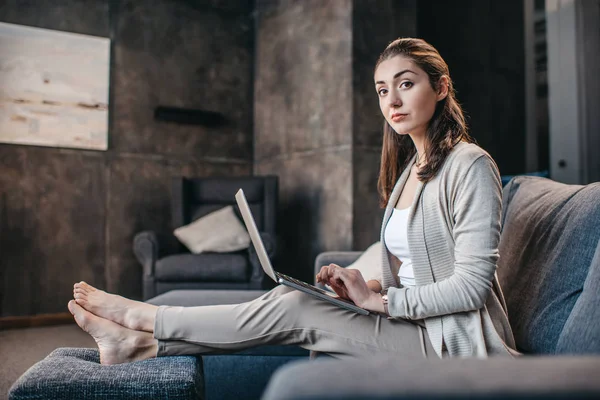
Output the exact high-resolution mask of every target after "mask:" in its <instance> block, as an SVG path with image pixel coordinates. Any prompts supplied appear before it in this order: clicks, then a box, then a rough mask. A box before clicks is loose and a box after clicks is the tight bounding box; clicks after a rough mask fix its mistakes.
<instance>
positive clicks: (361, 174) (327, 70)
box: [254, 0, 416, 280]
mask: <svg viewBox="0 0 600 400" xmlns="http://www.w3.org/2000/svg"><path fill="white" fill-rule="evenodd" d="M415 3H416V2H415V1H414V0H412V1H392V0H389V1H374V0H354V1H351V0H343V1H342V0H340V1H329V2H323V1H317V0H312V1H289V0H288V1H285V0H278V1H259V2H258V3H257V25H256V26H257V28H256V32H257V42H256V67H255V77H256V79H255V114H254V120H255V131H254V135H255V136H254V141H255V147H254V156H255V160H254V171H255V173H258V174H264V173H276V174H279V176H280V178H281V183H280V185H281V197H280V198H281V214H280V218H279V222H280V224H281V225H280V226H281V229H280V232H281V235H282V239H283V241H284V243H285V251H284V254H283V257H282V259H281V263H280V267H281V269H282V270H283V271H287V272H291V273H294V274H295V275H296V276H300V277H303V278H304V279H309V280H312V279H313V277H312V268H313V262H314V259H315V257H316V255H317V254H318V253H319V252H321V251H326V250H352V249H357V250H364V249H365V248H366V247H367V246H369V245H370V244H372V243H373V242H375V241H377V240H378V239H379V230H380V226H381V215H382V212H381V210H380V209H379V207H378V195H377V175H378V171H379V158H380V152H381V127H382V123H383V118H382V117H381V115H380V111H379V106H378V102H377V97H376V96H375V90H374V85H373V66H374V64H375V61H376V59H377V57H378V55H379V53H380V52H381V51H383V49H384V48H385V47H386V45H387V44H388V43H389V42H390V41H391V40H393V39H394V38H396V37H399V36H411V35H414V34H415V33H416V4H415Z"/></svg>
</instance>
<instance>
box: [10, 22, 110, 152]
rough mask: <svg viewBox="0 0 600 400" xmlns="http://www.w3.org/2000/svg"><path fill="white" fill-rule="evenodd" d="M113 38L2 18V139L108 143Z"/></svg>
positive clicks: (80, 145) (91, 145)
mask: <svg viewBox="0 0 600 400" xmlns="http://www.w3.org/2000/svg"><path fill="white" fill-rule="evenodd" d="M109 74H110V39H108V38H101V37H96V36H89V35H80V34H75V33H68V32H60V31H54V30H49V29H41V28H33V27H28V26H22V25H14V24H7V23H2V22H0V143H13V144H24V145H34V146H50V147H67V148H77V149H87V150H107V149H108V93H109V80H110V76H109Z"/></svg>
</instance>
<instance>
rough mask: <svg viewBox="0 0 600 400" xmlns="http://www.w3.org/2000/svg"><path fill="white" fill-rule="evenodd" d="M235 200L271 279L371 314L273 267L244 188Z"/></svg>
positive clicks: (344, 306)
mask: <svg viewBox="0 0 600 400" xmlns="http://www.w3.org/2000/svg"><path fill="white" fill-rule="evenodd" d="M235 200H236V202H237V204H238V207H239V208H240V211H241V213H242V218H243V219H244V223H245V224H246V229H248V233H249V234H250V239H251V240H252V244H253V245H254V248H255V249H256V254H257V255H258V259H259V260H260V265H262V269H263V270H264V271H265V274H267V275H268V276H269V277H270V278H271V279H273V280H274V281H275V282H277V283H279V284H281V285H285V286H289V287H291V288H293V289H296V290H299V291H301V292H304V293H307V294H309V295H311V296H314V297H317V298H319V299H321V300H325V301H328V302H330V303H332V304H335V305H336V306H338V307H342V308H345V309H346V310H350V311H354V312H355V313H358V314H363V315H369V311H368V310H365V309H364V308H361V307H358V306H357V305H356V304H354V303H353V302H351V301H350V300H346V299H342V298H340V297H338V296H337V294H335V293H333V292H330V291H327V290H323V289H321V288H318V287H316V286H313V285H311V284H308V283H306V282H302V281H300V280H298V279H295V278H292V277H291V276H287V275H285V274H282V273H280V272H277V271H275V270H274V269H273V266H272V265H271V260H269V256H268V255H267V251H266V250H265V245H264V244H263V241H262V239H261V238H260V234H259V233H258V228H257V227H256V222H255V221H254V217H253V216H252V212H251V211H250V206H248V201H247V200H246V196H245V195H244V191H243V190H242V189H240V190H238V192H237V193H236V194H235Z"/></svg>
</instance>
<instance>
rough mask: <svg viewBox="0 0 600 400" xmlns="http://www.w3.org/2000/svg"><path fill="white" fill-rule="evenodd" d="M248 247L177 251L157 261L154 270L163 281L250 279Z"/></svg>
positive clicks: (240, 280)
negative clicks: (232, 250)
mask: <svg viewBox="0 0 600 400" xmlns="http://www.w3.org/2000/svg"><path fill="white" fill-rule="evenodd" d="M247 254H248V253H247V252H246V251H244V252H241V253H232V254H217V253H204V254H189V253H184V254H176V255H171V256H167V257H165V258H162V259H160V260H158V261H157V262H156V268H155V271H154V274H155V276H156V279H157V280H160V281H175V282H180V281H182V280H189V281H213V282H244V281H247V280H248V274H249V268H250V267H249V261H248V255H247Z"/></svg>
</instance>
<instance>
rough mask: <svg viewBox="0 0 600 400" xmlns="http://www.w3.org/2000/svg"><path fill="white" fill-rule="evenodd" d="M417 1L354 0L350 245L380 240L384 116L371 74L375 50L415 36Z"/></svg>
mask: <svg viewBox="0 0 600 400" xmlns="http://www.w3.org/2000/svg"><path fill="white" fill-rule="evenodd" d="M416 3H417V2H416V0H402V1H399V0H355V1H354V9H353V12H352V51H353V57H352V75H353V79H352V85H353V113H352V115H353V126H352V135H353V140H354V146H353V155H354V156H353V163H352V168H353V200H354V202H353V209H354V211H353V213H354V219H353V248H354V249H355V250H364V249H366V248H367V247H368V246H369V245H371V244H372V243H373V242H375V241H377V240H379V232H380V228H381V218H382V215H383V214H382V211H381V209H380V207H379V195H378V193H377V179H378V177H379V164H380V161H381V145H382V140H383V139H382V138H383V131H382V127H383V121H384V118H383V116H382V115H381V111H380V110H379V100H378V98H377V94H376V92H375V84H374V82H373V72H374V67H375V63H376V62H377V58H378V57H379V54H380V53H381V52H382V51H383V50H384V49H385V48H386V47H387V45H388V44H389V43H390V42H391V41H393V40H395V39H397V38H399V37H411V36H415V35H416V30H417V29H416V12H417V6H416Z"/></svg>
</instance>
